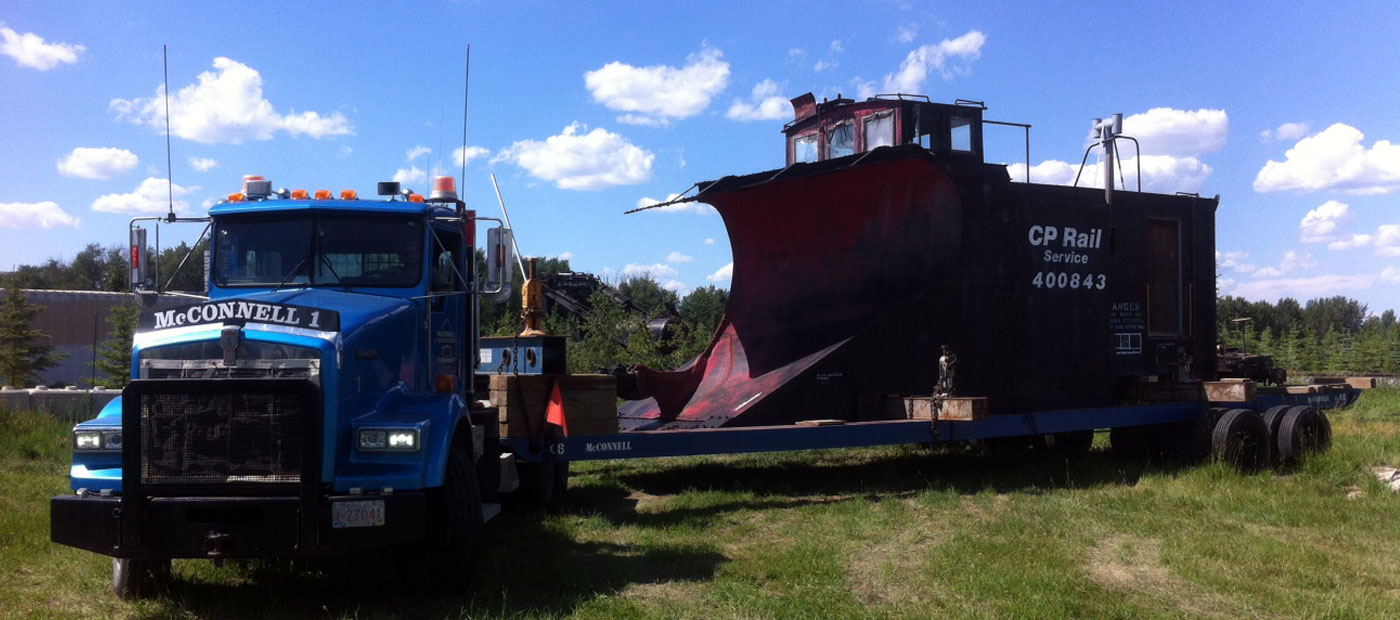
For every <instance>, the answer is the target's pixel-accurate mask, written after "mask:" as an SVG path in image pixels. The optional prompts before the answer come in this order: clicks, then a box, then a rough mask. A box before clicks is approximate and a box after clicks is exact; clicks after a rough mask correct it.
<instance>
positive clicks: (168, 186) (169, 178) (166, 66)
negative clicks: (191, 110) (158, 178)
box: [160, 44, 175, 222]
mask: <svg viewBox="0 0 1400 620" xmlns="http://www.w3.org/2000/svg"><path fill="white" fill-rule="evenodd" d="M160 63H161V69H162V70H163V71H164V73H165V88H164V89H162V90H163V92H164V94H165V196H166V200H167V201H169V202H168V205H169V207H170V214H169V215H167V216H166V221H167V222H174V221H175V179H174V173H173V172H172V171H173V170H174V167H173V166H171V165H170V58H169V54H168V53H167V52H166V45H165V44H161V46H160Z"/></svg>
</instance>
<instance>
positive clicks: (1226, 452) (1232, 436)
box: [1211, 409, 1269, 473]
mask: <svg viewBox="0 0 1400 620" xmlns="http://www.w3.org/2000/svg"><path fill="white" fill-rule="evenodd" d="M1211 452H1212V453H1213V454H1214V455H1215V456H1216V458H1219V459H1220V460H1222V461H1225V462H1227V463H1229V464H1231V465H1233V466H1234V467H1235V468H1236V469H1239V470H1240V471H1242V472H1245V473H1251V472H1256V471H1259V469H1260V468H1262V467H1264V465H1265V464H1267V463H1268V460H1269V428H1268V427H1267V426H1265V425H1264V419H1263V418H1260V417H1259V414H1257V413H1255V412H1253V411H1250V410H1249V409H1231V410H1229V411H1227V412H1225V415H1224V416H1222V417H1221V418H1220V421H1219V422H1217V423H1216V425H1215V432H1214V433H1212V435H1211Z"/></svg>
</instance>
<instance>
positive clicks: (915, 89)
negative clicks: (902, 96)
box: [861, 30, 987, 98]
mask: <svg viewBox="0 0 1400 620" xmlns="http://www.w3.org/2000/svg"><path fill="white" fill-rule="evenodd" d="M986 43H987V35H985V34H982V32H981V31H978V30H971V31H968V33H967V34H964V35H963V36H960V37H958V38H956V39H944V40H942V41H939V42H938V43H937V44H936V45H923V46H920V47H919V48H917V49H915V50H914V51H911V52H909V54H908V55H907V56H905V57H904V61H903V62H901V63H899V71H896V72H894V73H890V74H887V75H886V76H885V82H884V92H886V93H915V94H918V93H923V92H924V79H925V78H927V77H928V74H929V73H930V72H932V71H937V72H939V74H940V75H942V76H943V79H945V80H949V79H952V78H953V76H955V75H965V74H967V73H968V72H969V71H970V65H971V64H972V63H973V62H974V61H976V60H977V59H978V58H980V57H981V56H982V46H983V45H985V44H986ZM872 94H874V93H862V94H861V98H865V97H867V96H869V95H872Z"/></svg>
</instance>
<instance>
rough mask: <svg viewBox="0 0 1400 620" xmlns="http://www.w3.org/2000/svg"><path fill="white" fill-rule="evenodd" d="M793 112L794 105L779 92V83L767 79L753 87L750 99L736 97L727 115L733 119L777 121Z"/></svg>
mask: <svg viewBox="0 0 1400 620" xmlns="http://www.w3.org/2000/svg"><path fill="white" fill-rule="evenodd" d="M791 114H792V105H791V103H790V102H789V101H788V100H787V99H786V98H785V97H783V96H781V95H779V94H778V84H777V83H776V82H774V81H773V80H768V79H765V80H763V81H762V82H759V83H758V84H757V85H755V86H754V87H753V91H752V93H750V95H749V100H748V101H743V100H740V99H735V100H734V103H733V104H731V105H730V106H729V112H727V113H726V114H725V116H726V117H728V118H729V120H733V121H775V120H782V119H784V118H787V117H788V116H790V115H791Z"/></svg>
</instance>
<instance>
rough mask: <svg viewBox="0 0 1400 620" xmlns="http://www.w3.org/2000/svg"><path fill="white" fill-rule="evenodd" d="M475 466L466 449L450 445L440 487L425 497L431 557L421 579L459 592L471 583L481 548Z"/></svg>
mask: <svg viewBox="0 0 1400 620" xmlns="http://www.w3.org/2000/svg"><path fill="white" fill-rule="evenodd" d="M475 469H476V468H475V467H474V466H473V464H472V458H471V454H470V453H469V452H467V451H466V450H463V449H461V448H456V447H454V448H452V450H451V451H450V452H449V453H448V457H447V471H446V472H445V474H444V476H443V485H442V488H441V489H438V492H436V493H433V494H431V495H430V496H429V504H428V509H429V511H430V512H429V517H428V524H427V525H428V536H427V540H425V541H424V544H425V546H426V551H427V552H428V554H429V555H428V557H430V558H432V561H431V562H428V563H427V564H430V565H431V569H432V573H431V574H430V575H428V576H427V577H428V579H426V580H424V581H423V582H424V583H431V584H433V585H436V586H438V587H440V588H443V589H444V590H456V591H460V590H461V589H464V588H466V587H467V586H469V585H471V581H472V576H473V575H474V574H475V573H476V566H477V564H478V563H479V562H480V560H481V553H482V549H483V548H484V547H485V538H484V534H483V529H484V524H483V523H482V520H481V488H480V485H478V483H477V480H476V471H475Z"/></svg>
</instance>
